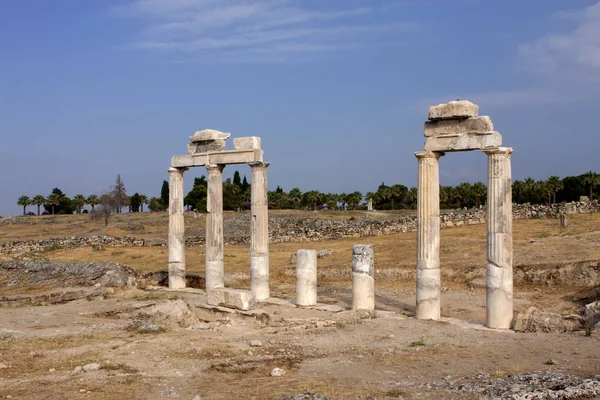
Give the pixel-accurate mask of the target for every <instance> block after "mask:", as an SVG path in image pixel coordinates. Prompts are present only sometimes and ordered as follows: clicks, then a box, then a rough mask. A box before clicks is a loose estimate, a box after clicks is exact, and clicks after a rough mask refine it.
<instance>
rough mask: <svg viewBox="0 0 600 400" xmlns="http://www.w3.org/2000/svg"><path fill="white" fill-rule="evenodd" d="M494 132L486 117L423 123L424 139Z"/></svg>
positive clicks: (490, 121) (490, 120)
mask: <svg viewBox="0 0 600 400" xmlns="http://www.w3.org/2000/svg"><path fill="white" fill-rule="evenodd" d="M493 130H494V124H493V123H492V119H491V118H490V117H487V116H483V117H472V118H463V119H440V120H436V121H427V122H425V130H424V135H425V137H431V136H440V135H452V134H460V133H479V134H485V133H490V132H492V131H493Z"/></svg>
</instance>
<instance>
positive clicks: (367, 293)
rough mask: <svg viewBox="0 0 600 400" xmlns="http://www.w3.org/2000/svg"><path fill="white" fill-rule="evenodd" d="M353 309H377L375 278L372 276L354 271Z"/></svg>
mask: <svg viewBox="0 0 600 400" xmlns="http://www.w3.org/2000/svg"><path fill="white" fill-rule="evenodd" d="M352 309H353V310H371V311H373V310H375V279H373V277H372V276H369V275H368V274H364V273H361V272H353V273H352Z"/></svg>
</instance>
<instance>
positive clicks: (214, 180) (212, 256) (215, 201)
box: [206, 165, 225, 289]
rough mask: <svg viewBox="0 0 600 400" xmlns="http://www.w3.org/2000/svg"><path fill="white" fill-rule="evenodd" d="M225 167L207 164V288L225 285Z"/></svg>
mask: <svg viewBox="0 0 600 400" xmlns="http://www.w3.org/2000/svg"><path fill="white" fill-rule="evenodd" d="M223 168H225V166H224V165H207V166H206V170H207V171H208V196H207V198H206V211H207V214H206V289H217V288H222V287H225V282H224V275H225V270H224V267H223Z"/></svg>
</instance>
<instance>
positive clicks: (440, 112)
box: [428, 100, 479, 121]
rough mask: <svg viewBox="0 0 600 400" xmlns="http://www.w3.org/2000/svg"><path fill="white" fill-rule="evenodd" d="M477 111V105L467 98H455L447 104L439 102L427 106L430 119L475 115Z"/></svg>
mask: <svg viewBox="0 0 600 400" xmlns="http://www.w3.org/2000/svg"><path fill="white" fill-rule="evenodd" d="M478 113H479V106H478V105H477V104H473V103H471V102H470V101H469V100H455V101H451V102H449V103H447V104H439V105H437V106H431V107H429V116H428V119H429V120H430V121H435V120H437V119H456V118H467V117H476V116H477V115H478Z"/></svg>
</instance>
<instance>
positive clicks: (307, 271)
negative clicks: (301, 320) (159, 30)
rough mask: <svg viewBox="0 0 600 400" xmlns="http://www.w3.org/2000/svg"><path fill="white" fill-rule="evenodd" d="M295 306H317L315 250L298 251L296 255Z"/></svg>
mask: <svg viewBox="0 0 600 400" xmlns="http://www.w3.org/2000/svg"><path fill="white" fill-rule="evenodd" d="M296 305H297V306H303V307H307V306H316V305H317V251H316V250H298V252H297V253H296Z"/></svg>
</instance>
